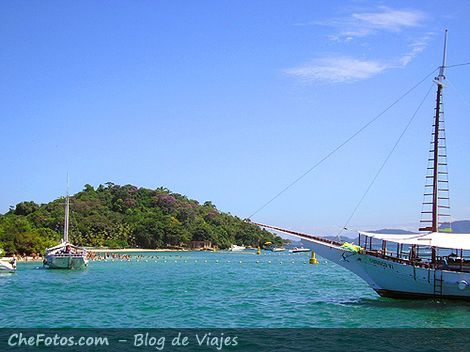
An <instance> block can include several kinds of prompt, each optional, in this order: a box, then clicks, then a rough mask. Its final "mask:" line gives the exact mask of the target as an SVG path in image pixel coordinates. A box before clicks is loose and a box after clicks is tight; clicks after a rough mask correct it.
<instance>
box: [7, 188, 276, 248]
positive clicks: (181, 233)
mask: <svg viewBox="0 0 470 352" xmlns="http://www.w3.org/2000/svg"><path fill="white" fill-rule="evenodd" d="M70 208H71V214H70V232H69V237H70V240H71V241H72V242H73V243H75V244H78V245H82V246H108V247H112V248H126V247H140V248H152V249H153V248H162V247H168V246H180V245H181V244H184V243H187V242H189V241H200V240H208V241H211V242H212V243H213V244H215V245H217V246H219V247H220V248H227V247H229V246H230V245H231V244H239V245H240V244H244V245H251V246H258V245H260V244H263V243H264V242H266V241H271V242H274V243H278V244H280V243H282V239H281V238H280V237H275V236H274V235H273V234H271V233H270V232H267V231H265V230H261V229H260V228H258V227H257V226H255V225H253V224H250V223H247V222H244V221H242V220H241V219H240V218H238V217H236V216H232V215H230V214H227V213H223V212H220V211H219V210H217V208H216V207H215V206H214V205H213V204H212V203H211V202H205V203H204V204H199V203H198V202H197V201H195V200H192V199H188V198H187V197H185V196H183V195H181V194H178V193H173V192H171V191H169V190H168V189H166V188H158V189H156V190H151V189H146V188H139V187H136V186H132V185H125V186H119V185H115V184H113V183H110V182H108V183H106V184H105V185H100V186H99V187H98V188H96V189H95V188H93V187H92V186H90V185H85V187H84V189H83V191H81V192H79V193H77V194H75V195H73V196H71V197H70ZM63 222H64V198H59V199H56V200H54V201H52V202H50V203H47V204H41V205H39V204H36V203H35V202H32V201H28V202H21V203H19V204H17V205H16V206H15V207H12V208H11V209H10V211H9V212H7V213H6V214H4V215H0V248H3V249H4V250H5V251H6V252H7V253H26V254H29V253H33V252H35V253H40V252H43V251H44V249H45V248H46V247H49V246H53V245H55V244H57V243H58V242H59V241H60V239H61V237H62V231H63Z"/></svg>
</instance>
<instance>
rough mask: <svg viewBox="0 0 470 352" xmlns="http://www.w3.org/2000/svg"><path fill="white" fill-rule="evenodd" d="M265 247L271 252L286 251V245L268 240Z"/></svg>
mask: <svg viewBox="0 0 470 352" xmlns="http://www.w3.org/2000/svg"><path fill="white" fill-rule="evenodd" d="M263 248H264V249H266V250H267V251H271V252H284V251H285V250H286V249H285V248H284V247H277V246H275V245H274V243H272V242H266V243H265V244H264V247H263Z"/></svg>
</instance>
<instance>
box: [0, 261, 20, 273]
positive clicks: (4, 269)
mask: <svg viewBox="0 0 470 352" xmlns="http://www.w3.org/2000/svg"><path fill="white" fill-rule="evenodd" d="M14 272H16V267H14V266H13V265H11V264H10V263H7V262H4V261H1V260H0V273H14Z"/></svg>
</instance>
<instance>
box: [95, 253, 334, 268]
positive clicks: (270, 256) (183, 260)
mask: <svg viewBox="0 0 470 352" xmlns="http://www.w3.org/2000/svg"><path fill="white" fill-rule="evenodd" d="M257 253H258V255H259V257H258V256H257V257H256V260H245V259H244V258H241V259H240V258H237V259H234V260H232V259H228V258H225V259H223V258H220V257H218V258H217V259H212V260H211V259H208V258H189V257H186V256H182V255H168V256H162V255H157V256H155V255H152V256H149V255H128V254H122V255H121V254H114V255H104V256H101V255H98V256H96V257H95V258H90V262H102V263H155V264H158V263H160V264H166V263H171V264H200V265H205V264H239V265H243V264H246V265H254V266H257V265H259V264H277V265H283V264H285V265H292V264H299V263H300V264H319V261H318V259H317V258H316V255H315V252H313V251H311V252H309V253H311V254H309V256H306V255H298V254H292V253H289V254H277V253H264V252H263V253H262V252H261V250H258V252H257ZM224 254H225V253H224ZM227 254H229V253H227ZM239 254H240V253H239ZM229 255H230V254H229ZM325 263H326V261H325Z"/></svg>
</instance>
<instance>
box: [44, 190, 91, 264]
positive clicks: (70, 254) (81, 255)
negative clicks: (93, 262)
mask: <svg viewBox="0 0 470 352" xmlns="http://www.w3.org/2000/svg"><path fill="white" fill-rule="evenodd" d="M69 209H70V198H69V195H68V193H67V195H66V197H65V219H64V237H63V238H62V242H61V243H60V244H59V245H57V246H55V247H52V248H47V249H46V255H45V256H44V257H45V258H44V263H43V264H44V267H45V268H48V269H83V268H86V267H87V265H88V258H87V251H86V250H85V248H82V247H79V246H75V245H73V244H71V243H70V242H69Z"/></svg>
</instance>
